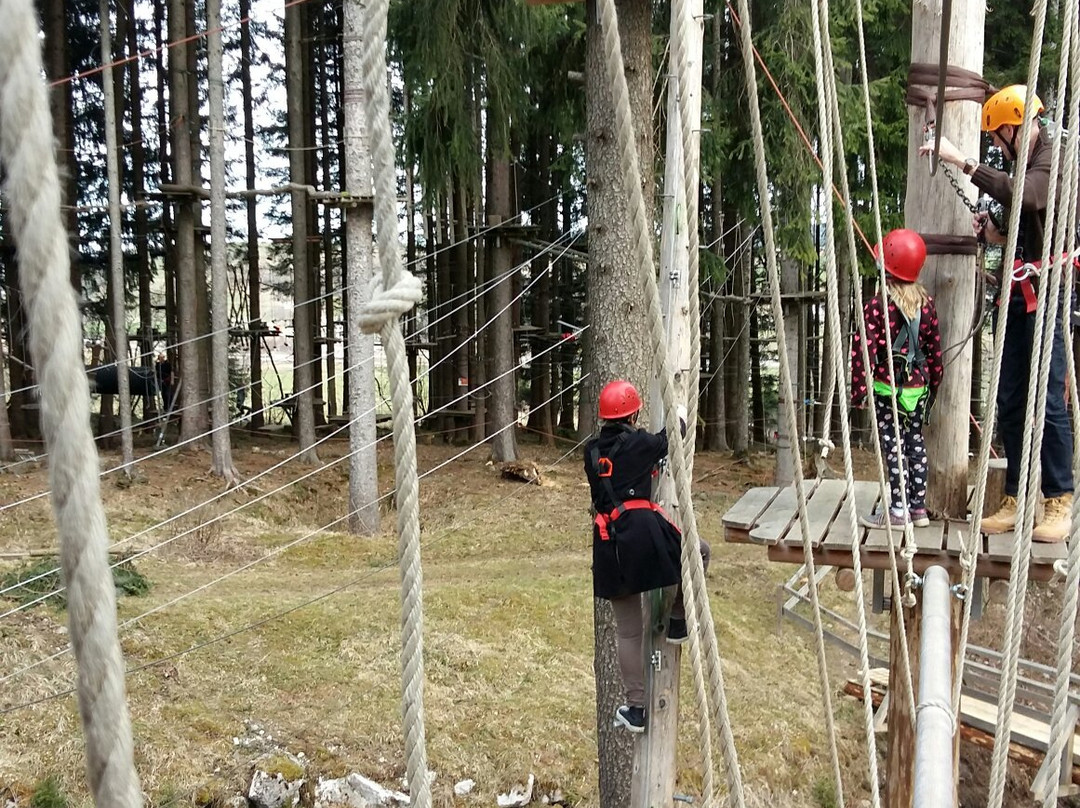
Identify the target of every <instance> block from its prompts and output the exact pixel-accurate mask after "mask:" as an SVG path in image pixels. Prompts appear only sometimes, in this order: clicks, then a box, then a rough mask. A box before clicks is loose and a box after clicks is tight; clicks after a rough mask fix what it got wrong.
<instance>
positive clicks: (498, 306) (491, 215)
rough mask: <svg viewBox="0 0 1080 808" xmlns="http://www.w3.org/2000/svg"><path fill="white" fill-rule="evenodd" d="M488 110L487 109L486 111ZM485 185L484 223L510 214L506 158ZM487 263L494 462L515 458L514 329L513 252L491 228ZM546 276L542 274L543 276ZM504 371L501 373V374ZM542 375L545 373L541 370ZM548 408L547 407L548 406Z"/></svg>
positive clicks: (494, 163)
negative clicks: (489, 297) (486, 217)
mask: <svg viewBox="0 0 1080 808" xmlns="http://www.w3.org/2000/svg"><path fill="white" fill-rule="evenodd" d="M489 114H490V113H489ZM490 168H491V179H490V184H489V186H488V192H489V196H488V222H487V223H488V227H493V226H496V225H498V224H500V223H502V222H505V221H506V220H507V219H509V218H510V215H511V213H512V211H511V210H510V160H509V158H508V156H505V155H495V156H494V157H493V158H492V160H491V163H490ZM492 232H493V234H494V238H492V239H490V241H491V244H490V245H489V247H488V249H489V250H490V254H489V255H490V259H491V263H490V266H491V268H492V276H493V280H494V281H495V284H494V286H493V288H492V290H491V308H492V311H491V312H490V315H491V316H492V317H493V318H494V321H493V322H492V324H491V346H492V351H491V356H492V371H493V373H494V378H495V379H496V380H495V381H494V382H493V383H492V385H491V431H492V433H493V434H494V437H492V439H491V457H492V459H493V460H494V461H495V462H497V463H503V462H507V461H512V460H517V434H516V433H517V383H516V374H515V373H514V372H513V368H514V365H515V364H516V363H515V361H514V329H513V322H512V321H511V313H510V300H511V294H510V289H511V284H510V269H511V264H512V259H513V253H512V251H511V248H510V244H509V243H508V242H507V240H506V235H505V234H503V233H500V232H499V231H498V230H494V231H492ZM545 277H546V276H545ZM502 374H505V375H502ZM544 375H545V377H546V378H549V377H548V376H547V373H546V372H545V374H544ZM549 411H550V410H549Z"/></svg>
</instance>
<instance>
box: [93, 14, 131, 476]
mask: <svg viewBox="0 0 1080 808" xmlns="http://www.w3.org/2000/svg"><path fill="white" fill-rule="evenodd" d="M98 8H99V13H100V15H101V21H100V25H101V27H100V30H101V63H102V64H103V65H104V66H105V67H104V70H103V72H102V74H101V87H102V90H103V91H104V101H105V162H106V171H107V172H108V178H109V192H108V193H109V286H110V290H109V297H110V298H111V301H112V325H113V333H112V338H113V356H114V359H115V362H116V379H117V388H118V393H119V398H120V446H121V456H122V458H123V461H122V466H121V469H122V473H123V474H124V476H125V477H130V476H131V463H132V462H133V461H134V459H135V448H134V441H133V440H132V435H131V380H130V378H129V377H128V352H127V346H128V338H127V317H126V316H125V313H126V308H127V307H126V306H125V303H126V299H125V294H124V247H123V243H122V241H121V238H122V236H123V232H124V223H123V218H122V215H121V212H120V158H119V154H118V150H117V139H118V138H117V115H116V96H117V92H116V89H117V88H116V85H115V84H114V79H113V71H114V68H113V66H112V30H111V16H112V15H111V14H110V12H109V0H100V3H99V4H98ZM117 74H118V75H122V71H117ZM121 89H122V88H121Z"/></svg>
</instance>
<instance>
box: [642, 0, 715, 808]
mask: <svg viewBox="0 0 1080 808" xmlns="http://www.w3.org/2000/svg"><path fill="white" fill-rule="evenodd" d="M679 11H682V12H683V13H685V14H689V15H690V16H691V18H692V24H691V25H690V26H689V29H690V42H688V43H685V45H686V47H687V48H688V50H689V54H688V55H689V61H690V63H691V74H692V75H691V78H690V82H689V86H686V87H680V86H679V85H678V80H677V78H676V77H675V76H674V75H671V76H669V78H668V103H667V123H668V128H667V146H666V154H665V172H664V196H663V199H664V212H663V220H662V221H663V223H662V228H661V236H660V304H661V308H662V310H663V312H664V318H665V331H666V333H667V343H668V360H669V362H670V366H671V368H672V372H673V374H674V382H675V391H676V394H677V396H678V398H679V400H680V401H682V402H683V403H685V402H686V400H687V396H688V395H689V394H690V392H691V391H690V390H689V389H688V387H687V386H688V384H689V381H690V377H689V370H690V359H691V350H690V322H689V312H690V299H689V262H690V260H689V259H690V242H689V236H688V233H689V231H688V228H689V227H697V226H698V223H697V221H694V222H688V221H687V204H686V198H687V194H690V193H693V194H696V193H697V188H687V187H686V184H685V177H684V174H683V157H684V152H683V129H682V121H681V118H680V115H679V100H680V93H688V94H690V105H691V116H690V117H691V119H692V121H691V125H692V126H695V127H696V126H697V121H698V119H699V115H700V85H701V74H700V69H701V58H702V47H703V43H702V37H703V36H704V29H703V17H702V2H701V0H686V1H685V2H683V3H673V4H672V22H671V25H672V36H677V35H678V34H677V28H678V20H677V19H676V16H675V15H676V14H677V13H678V12H679ZM650 395H651V398H652V401H651V407H650V410H649V412H650V414H651V422H652V423H651V427H652V428H653V429H654V430H656V429H659V428H660V427H661V426H663V423H664V407H663V402H662V401H661V400H660V395H659V383H658V382H654V383H653V385H652V390H651V391H650ZM693 429H694V426H693V424H687V430H688V435H690V436H692V435H693ZM669 439H670V440H671V441H678V440H681V439H682V438H681V436H676V435H671V436H669ZM691 445H692V444H691ZM657 498H658V500H659V501H660V502H662V503H664V506H665V508H666V509H667V510H668V512H669V513H671V514H672V515H673V518H675V520H676V521H679V514H678V512H677V506H676V495H675V489H674V481H673V480H672V477H671V475H670V474H665V475H664V476H663V478H662V479H661V481H660V487H659V491H658V492H657ZM696 551H697V550H696V548H695V552H696ZM658 600H659V599H655V598H652V597H649V596H648V595H647V596H646V597H645V598H644V601H645V603H644V609H645V627H646V628H645V642H644V655H645V659H644V663H645V665H646V694H645V695H646V702H647V705H646V709H647V711H648V731H647V732H646V734H645V735H643V736H641V738H640V740H639V741H638V743H637V744H636V745H635V748H634V768H633V772H634V774H633V782H632V783H631V788H630V805H631V806H632V808H670V807H671V806H673V805H674V793H675V772H676V765H675V749H676V747H677V745H678V737H679V670H680V662H681V660H682V654H681V651H680V647H679V646H677V645H672V644H671V643H668V642H666V641H665V640H664V637H663V635H662V634H660V633H658V632H657V630H656V629H657V626H658V624H660V623H661V620H662V618H663V616H664V615H666V614H667V610H666V609H665V608H664V604H663V603H658V602H657V601H658ZM664 603H666V601H665V602H664ZM658 611H659V612H660V614H658V613H657V612H658Z"/></svg>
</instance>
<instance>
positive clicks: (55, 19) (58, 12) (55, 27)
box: [13, 0, 134, 386]
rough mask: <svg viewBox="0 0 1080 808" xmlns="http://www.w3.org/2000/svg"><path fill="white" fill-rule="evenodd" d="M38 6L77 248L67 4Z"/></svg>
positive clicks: (78, 290) (67, 215)
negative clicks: (40, 12) (53, 83)
mask: <svg viewBox="0 0 1080 808" xmlns="http://www.w3.org/2000/svg"><path fill="white" fill-rule="evenodd" d="M41 5H42V6H43V7H44V8H43V11H42V17H41V23H42V28H43V32H44V34H45V47H44V48H43V49H42V57H43V61H44V64H45V75H46V76H47V77H48V79H49V80H50V81H60V82H61V83H60V84H58V85H56V86H53V87H50V88H49V101H50V107H51V111H52V120H53V134H54V135H55V137H56V143H57V146H58V148H57V149H56V150H55V151H56V168H57V170H58V171H59V172H60V177H61V187H62V188H63V192H64V201H66V202H67V204H68V205H69V207H68V208H67V210H65V211H64V226H65V227H66V228H67V232H68V238H70V239H71V240H72V243H73V244H78V243H79V241H78V238H79V236H78V234H79V214H78V212H77V211H76V210H75V208H76V206H77V205H78V199H79V197H78V185H77V183H78V178H79V172H78V170H77V168H78V166H77V162H78V161H77V160H76V159H75V125H74V122H73V119H74V114H73V111H72V110H73V107H72V104H73V92H72V82H71V81H70V76H71V66H70V63H69V61H68V52H69V50H70V48H69V46H68V38H69V35H68V24H67V3H66V2H65V0H47V1H46V2H45V3H43V4H41ZM133 27H134V26H133ZM78 256H79V253H78V250H77V249H76V250H73V251H72V254H71V270H70V272H71V285H72V286H73V287H74V288H75V294H76V295H78V296H81V295H82V274H81V268H80V266H79V261H78ZM13 386H14V385H13Z"/></svg>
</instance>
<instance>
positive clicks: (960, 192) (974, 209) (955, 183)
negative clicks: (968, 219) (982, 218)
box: [941, 163, 979, 216]
mask: <svg viewBox="0 0 1080 808" xmlns="http://www.w3.org/2000/svg"><path fill="white" fill-rule="evenodd" d="M941 170H942V171H944V172H945V176H946V177H947V178H948V180H949V185H951V186H952V187H953V190H954V191H956V195H957V196H958V197H960V201H961V202H963V203H964V207H965V208H967V209H968V210H970V211H971V214H972V215H973V216H974V215H977V214H978V213H979V207H978V205H976V204H974V203H973V202H972V201H971V200H970V199H968V197H967V194H966V193H964V189H963V188H961V187H960V182H959V180H957V179H956V174H954V173H953V170H952V168H950V167H949V166H947V165H945V164H944V163H943V164H942V165H941Z"/></svg>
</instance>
